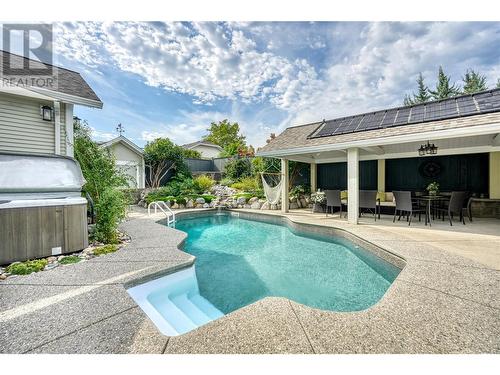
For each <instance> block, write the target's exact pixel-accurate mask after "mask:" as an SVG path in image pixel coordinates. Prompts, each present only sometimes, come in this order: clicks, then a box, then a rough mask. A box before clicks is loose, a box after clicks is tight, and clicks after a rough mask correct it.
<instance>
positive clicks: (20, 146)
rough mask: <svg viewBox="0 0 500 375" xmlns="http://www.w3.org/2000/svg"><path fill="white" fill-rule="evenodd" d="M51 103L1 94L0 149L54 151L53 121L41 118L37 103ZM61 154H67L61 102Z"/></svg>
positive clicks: (63, 113) (63, 107) (63, 109)
mask: <svg viewBox="0 0 500 375" xmlns="http://www.w3.org/2000/svg"><path fill="white" fill-rule="evenodd" d="M41 105H50V106H51V107H53V102H50V101H46V100H41V99H32V98H25V97H22V96H18V95H10V94H0V152H1V151H7V152H26V153H44V154H54V153H55V126H54V121H50V122H49V121H43V120H42V118H41V116H40V106H41ZM60 118H61V154H63V155H64V154H65V153H66V128H65V106H64V105H63V104H61V113H60Z"/></svg>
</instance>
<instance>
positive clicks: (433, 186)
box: [426, 181, 439, 195]
mask: <svg viewBox="0 0 500 375" xmlns="http://www.w3.org/2000/svg"><path fill="white" fill-rule="evenodd" d="M426 190H427V191H428V192H429V195H438V193H439V184H438V183H437V182H436V181H434V182H431V183H430V184H429V185H428V186H427V189H426Z"/></svg>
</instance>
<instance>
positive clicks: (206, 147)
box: [182, 141, 222, 159]
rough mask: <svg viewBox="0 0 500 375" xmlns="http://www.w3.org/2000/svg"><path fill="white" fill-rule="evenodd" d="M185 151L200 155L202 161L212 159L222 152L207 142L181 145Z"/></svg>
mask: <svg viewBox="0 0 500 375" xmlns="http://www.w3.org/2000/svg"><path fill="white" fill-rule="evenodd" d="M182 147H184V148H185V149H188V150H195V151H198V152H199V153H200V154H201V157H202V158H203V159H214V158H216V157H218V156H219V154H220V153H221V152H222V147H220V146H219V145H216V144H215V143H212V142H208V141H198V142H193V143H187V144H185V145H182Z"/></svg>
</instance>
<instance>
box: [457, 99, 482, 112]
mask: <svg viewBox="0 0 500 375" xmlns="http://www.w3.org/2000/svg"><path fill="white" fill-rule="evenodd" d="M457 106H458V111H459V114H460V116H468V115H471V114H476V113H479V112H478V110H477V107H476V102H475V101H474V99H473V98H472V96H463V97H460V98H457Z"/></svg>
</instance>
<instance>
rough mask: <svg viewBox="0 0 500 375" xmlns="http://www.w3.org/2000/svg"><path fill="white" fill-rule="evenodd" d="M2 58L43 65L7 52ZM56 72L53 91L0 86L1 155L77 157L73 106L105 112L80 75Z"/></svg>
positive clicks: (0, 53)
mask: <svg viewBox="0 0 500 375" xmlns="http://www.w3.org/2000/svg"><path fill="white" fill-rule="evenodd" d="M0 58H1V59H2V60H1V61H6V59H12V60H17V61H18V62H20V63H21V64H22V61H23V60H25V61H26V60H27V61H29V62H30V64H31V63H38V64H40V63H39V62H36V61H34V60H30V59H26V58H24V57H21V56H18V55H13V54H10V53H8V52H5V51H0ZM53 68H54V72H55V74H57V87H56V88H55V89H53V90H48V89H45V88H39V87H31V86H22V87H21V86H16V85H12V84H11V85H10V86H7V85H6V83H5V81H3V82H2V85H0V152H18V153H37V154H55V155H65V156H71V157H72V156H73V106H74V105H83V106H86V107H94V108H102V102H101V100H100V99H99V97H98V96H97V95H96V94H95V92H94V91H93V90H92V89H91V88H90V86H89V85H88V84H87V82H85V80H84V79H83V78H82V77H81V76H80V74H79V73H77V72H74V71H72V70H68V69H64V68H60V67H55V66H54V67H53Z"/></svg>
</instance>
